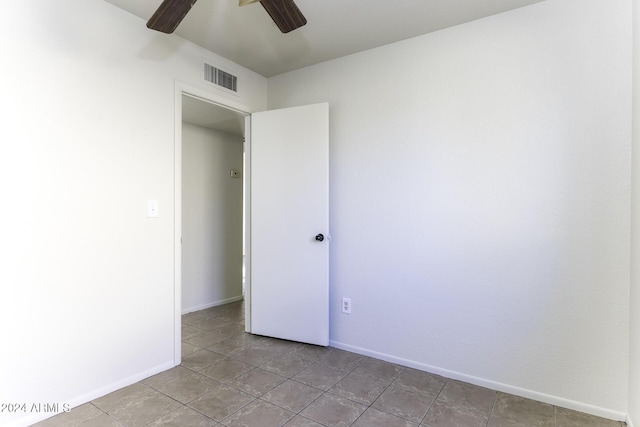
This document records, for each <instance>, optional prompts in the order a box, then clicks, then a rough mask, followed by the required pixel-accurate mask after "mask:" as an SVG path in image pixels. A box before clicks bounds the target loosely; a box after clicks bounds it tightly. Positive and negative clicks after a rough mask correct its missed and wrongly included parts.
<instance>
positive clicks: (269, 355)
mask: <svg viewBox="0 0 640 427" xmlns="http://www.w3.org/2000/svg"><path fill="white" fill-rule="evenodd" d="M280 355H281V354H280V353H279V352H277V351H274V350H271V349H268V348H256V347H251V348H248V349H246V350H243V351H241V352H239V353H236V354H234V355H233V356H231V358H232V359H235V360H239V361H241V362H244V363H246V364H248V365H251V366H261V365H264V364H265V363H267V362H269V361H270V360H273V359H275V358H276V357H278V356H280Z"/></svg>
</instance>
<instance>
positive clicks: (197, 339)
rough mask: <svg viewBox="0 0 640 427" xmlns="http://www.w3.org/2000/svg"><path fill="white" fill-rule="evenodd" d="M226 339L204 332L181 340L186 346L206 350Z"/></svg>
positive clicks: (223, 336)
mask: <svg viewBox="0 0 640 427" xmlns="http://www.w3.org/2000/svg"><path fill="white" fill-rule="evenodd" d="M226 338H227V337H226V336H225V335H222V334H219V333H217V332H204V333H200V334H196V335H193V336H190V337H188V338H187V339H183V340H182V341H183V342H186V343H187V344H191V345H195V346H196V347H200V348H206V347H210V346H212V345H214V344H215V343H218V342H220V341H223V340H224V339H226Z"/></svg>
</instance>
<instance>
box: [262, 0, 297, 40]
mask: <svg viewBox="0 0 640 427" xmlns="http://www.w3.org/2000/svg"><path fill="white" fill-rule="evenodd" d="M260 4H262V6H263V7H264V8H265V10H266V11H267V12H268V13H269V15H271V19H273V22H275V23H276V25H277V26H278V28H280V31H282V32H283V33H288V32H289V31H293V30H295V29H296V28H300V27H302V26H303V25H305V24H306V23H307V19H306V18H305V17H304V15H303V14H302V12H300V9H298V6H297V5H296V4H295V3H294V2H293V0H261V1H260Z"/></svg>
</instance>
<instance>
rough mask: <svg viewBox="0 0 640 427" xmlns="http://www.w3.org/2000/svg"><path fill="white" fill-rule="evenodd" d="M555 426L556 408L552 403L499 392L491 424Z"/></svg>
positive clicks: (537, 426)
mask: <svg viewBox="0 0 640 427" xmlns="http://www.w3.org/2000/svg"><path fill="white" fill-rule="evenodd" d="M518 425H530V426H531V427H546V426H549V427H554V426H555V409H554V407H553V406H552V405H549V404H546V403H542V402H536V401H534V400H530V399H525V398H523V397H519V396H514V395H511V394H506V393H498V394H497V396H496V401H495V404H494V406H493V411H492V413H491V418H490V419H489V426H495V427H498V426H509V427H510V426H518Z"/></svg>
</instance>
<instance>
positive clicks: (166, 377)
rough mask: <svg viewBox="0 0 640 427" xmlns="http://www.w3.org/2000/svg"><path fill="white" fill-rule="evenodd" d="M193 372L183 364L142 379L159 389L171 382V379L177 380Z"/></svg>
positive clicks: (143, 381)
mask: <svg viewBox="0 0 640 427" xmlns="http://www.w3.org/2000/svg"><path fill="white" fill-rule="evenodd" d="M191 373H192V371H191V370H189V369H187V368H185V367H183V366H176V367H173V368H171V369H168V370H166V371H164V372H160V373H159V374H156V375H154V376H152V377H149V378H145V379H144V380H142V383H143V384H146V385H148V386H150V387H153V388H156V389H157V388H158V387H160V386H161V385H163V384H167V383H170V382H171V381H175V380H177V379H178V378H181V377H184V376H187V375H190V374H191Z"/></svg>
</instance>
